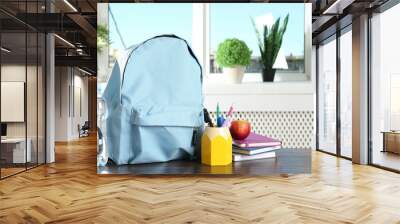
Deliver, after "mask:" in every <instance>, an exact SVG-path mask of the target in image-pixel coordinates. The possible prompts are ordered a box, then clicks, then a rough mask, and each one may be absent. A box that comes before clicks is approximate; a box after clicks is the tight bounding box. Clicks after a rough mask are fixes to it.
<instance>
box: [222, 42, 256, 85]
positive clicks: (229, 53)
mask: <svg viewBox="0 0 400 224" xmlns="http://www.w3.org/2000/svg"><path fill="white" fill-rule="evenodd" d="M250 56H251V50H250V49H249V48H248V47H247V45H246V43H245V42H244V41H242V40H239V39H236V38H232V39H226V40H225V41H224V42H222V43H220V44H219V46H218V50H217V57H216V60H217V63H218V65H219V66H221V67H223V71H224V74H225V75H226V76H227V77H228V82H229V83H241V82H242V79H243V74H244V70H245V68H246V66H247V65H249V64H250Z"/></svg>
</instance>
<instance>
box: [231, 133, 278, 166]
mask: <svg viewBox="0 0 400 224" xmlns="http://www.w3.org/2000/svg"><path fill="white" fill-rule="evenodd" d="M281 146H282V143H281V141H279V140H277V139H273V138H270V137H267V136H263V135H259V134H256V133H253V132H252V133H250V135H249V136H248V137H247V138H246V139H244V140H233V148H232V152H233V154H232V156H233V158H232V159H233V161H245V160H255V159H266V158H274V157H275V156H276V155H275V150H277V149H280V148H281Z"/></svg>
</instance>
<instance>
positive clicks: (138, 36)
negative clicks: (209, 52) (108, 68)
mask: <svg viewBox="0 0 400 224" xmlns="http://www.w3.org/2000/svg"><path fill="white" fill-rule="evenodd" d="M116 24H117V25H116ZM109 32H110V33H109V37H110V41H111V45H110V64H111V65H113V64H114V63H113V62H114V61H115V58H116V57H118V56H120V55H121V54H122V53H123V52H124V50H126V49H128V48H130V47H132V46H134V45H137V44H140V43H141V42H143V41H145V40H147V39H149V38H151V37H154V36H157V35H162V34H175V35H177V36H179V37H181V38H183V39H185V40H187V41H188V43H189V44H192V4H175V3H174V4H173V6H171V4H152V3H137V4H129V3H114V4H109ZM118 32H119V33H118Z"/></svg>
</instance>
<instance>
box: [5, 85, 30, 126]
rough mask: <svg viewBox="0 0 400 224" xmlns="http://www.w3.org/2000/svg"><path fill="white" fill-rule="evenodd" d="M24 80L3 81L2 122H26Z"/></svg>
mask: <svg viewBox="0 0 400 224" xmlns="http://www.w3.org/2000/svg"><path fill="white" fill-rule="evenodd" d="M24 93H25V90H24V82H1V122H24V100H25V97H24V95H25V94H24Z"/></svg>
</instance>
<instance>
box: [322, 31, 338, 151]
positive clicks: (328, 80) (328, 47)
mask: <svg viewBox="0 0 400 224" xmlns="http://www.w3.org/2000/svg"><path fill="white" fill-rule="evenodd" d="M317 51H318V52H317V54H318V56H317V63H318V70H317V72H318V90H317V91H318V92H317V94H318V102H317V103H318V104H317V105H318V127H317V129H318V130H317V135H318V136H317V142H318V146H317V147H318V148H317V149H318V150H321V151H325V152H328V153H332V154H336V148H337V147H336V36H333V37H331V38H330V39H328V40H327V41H326V42H324V43H322V44H320V45H319V47H318V50H317Z"/></svg>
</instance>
